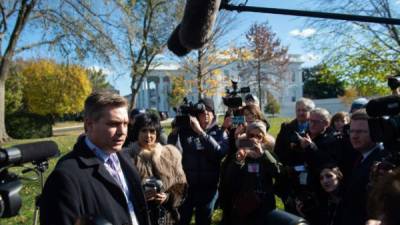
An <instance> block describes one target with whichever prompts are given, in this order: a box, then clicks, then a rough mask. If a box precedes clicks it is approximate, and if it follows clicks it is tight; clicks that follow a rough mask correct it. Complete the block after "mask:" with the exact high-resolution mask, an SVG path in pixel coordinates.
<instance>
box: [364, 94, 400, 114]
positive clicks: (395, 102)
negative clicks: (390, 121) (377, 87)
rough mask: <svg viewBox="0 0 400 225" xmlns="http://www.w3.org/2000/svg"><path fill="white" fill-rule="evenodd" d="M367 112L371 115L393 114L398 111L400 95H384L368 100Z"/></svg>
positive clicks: (399, 110) (399, 108) (399, 109)
mask: <svg viewBox="0 0 400 225" xmlns="http://www.w3.org/2000/svg"><path fill="white" fill-rule="evenodd" d="M366 110H367V114H368V115H369V116H371V117H380V116H394V115H397V114H399V113H400V96H394V95H390V96H386V97H382V98H377V99H372V100H370V101H369V102H368V104H367V107H366Z"/></svg>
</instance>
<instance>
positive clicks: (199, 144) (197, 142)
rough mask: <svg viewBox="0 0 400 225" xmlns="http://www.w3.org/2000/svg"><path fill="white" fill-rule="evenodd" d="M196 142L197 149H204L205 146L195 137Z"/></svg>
mask: <svg viewBox="0 0 400 225" xmlns="http://www.w3.org/2000/svg"><path fill="white" fill-rule="evenodd" d="M194 144H195V145H196V150H204V146H203V144H202V143H201V141H200V139H199V138H196V139H194Z"/></svg>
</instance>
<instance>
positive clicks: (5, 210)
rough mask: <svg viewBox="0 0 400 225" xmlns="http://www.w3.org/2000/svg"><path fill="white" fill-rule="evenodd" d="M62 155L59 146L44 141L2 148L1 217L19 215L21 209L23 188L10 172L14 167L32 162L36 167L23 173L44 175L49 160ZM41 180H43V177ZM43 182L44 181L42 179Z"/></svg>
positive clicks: (0, 149)
mask: <svg viewBox="0 0 400 225" xmlns="http://www.w3.org/2000/svg"><path fill="white" fill-rule="evenodd" d="M59 155H60V151H59V150H58V146H57V144H56V143H55V142H53V141H42V142H36V143H31V144H21V145H15V146H13V147H11V148H4V149H3V148H0V217H1V218H8V217H13V216H16V215H17V214H18V211H19V209H20V208H21V203H22V200H21V197H20V196H19V191H20V190H21V188H22V184H21V181H20V180H19V177H18V176H17V175H16V174H14V173H10V172H9V171H8V168H10V167H12V166H20V165H22V164H24V163H28V162H31V163H32V164H34V165H35V166H36V167H35V168H28V169H25V170H24V171H23V172H22V173H25V172H29V171H35V172H37V174H39V173H40V175H43V174H42V173H43V172H44V169H45V168H46V169H47V167H48V162H47V160H48V159H49V158H51V157H56V156H59ZM40 178H43V177H42V176H41V177H40ZM41 181H42V182H43V180H42V179H41Z"/></svg>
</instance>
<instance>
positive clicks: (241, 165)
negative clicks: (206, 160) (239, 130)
mask: <svg viewBox="0 0 400 225" xmlns="http://www.w3.org/2000/svg"><path fill="white" fill-rule="evenodd" d="M273 143H274V139H273V137H272V136H271V135H269V134H268V133H267V132H266V126H265V123H264V122H262V121H254V122H252V123H250V124H248V125H247V127H246V136H245V137H241V138H239V139H238V140H237V141H236V145H237V148H238V151H237V153H236V160H234V161H231V162H230V164H229V165H228V166H227V171H226V177H224V180H223V181H221V182H222V185H223V187H224V190H223V191H224V193H225V196H224V201H225V202H224V204H222V205H223V206H224V208H223V212H224V214H223V219H222V222H221V224H230V225H235V224H237V225H239V224H240V225H243V224H246V225H257V224H265V221H264V218H265V215H266V213H267V212H268V211H270V210H273V209H275V198H274V193H273V181H272V180H273V178H276V177H277V176H278V175H279V163H278V162H277V161H276V160H275V158H274V157H273V156H272V154H271V152H270V151H272V149H273ZM227 201H229V202H227Z"/></svg>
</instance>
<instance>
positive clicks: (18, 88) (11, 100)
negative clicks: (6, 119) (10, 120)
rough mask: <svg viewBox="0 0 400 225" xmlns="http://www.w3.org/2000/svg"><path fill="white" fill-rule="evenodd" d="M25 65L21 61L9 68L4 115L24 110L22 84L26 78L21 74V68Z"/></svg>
mask: <svg viewBox="0 0 400 225" xmlns="http://www.w3.org/2000/svg"><path fill="white" fill-rule="evenodd" d="M24 64H25V62H23V61H22V60H17V61H15V62H13V63H12V65H11V66H10V74H11V76H10V77H9V79H7V81H6V87H5V114H6V115H8V114H12V113H15V112H18V111H22V110H23V109H24V104H23V103H24V102H23V96H24V83H25V82H26V78H25V77H24V76H23V74H22V73H21V68H22V66H23V65H24Z"/></svg>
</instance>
